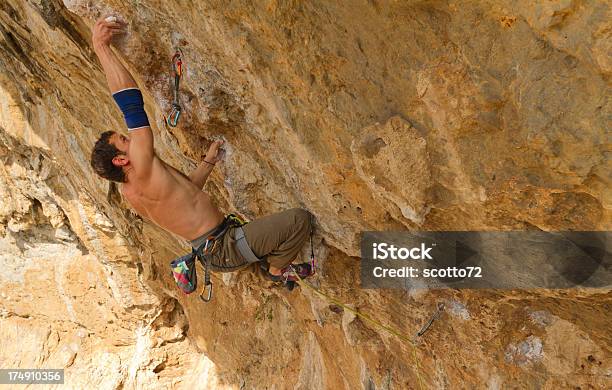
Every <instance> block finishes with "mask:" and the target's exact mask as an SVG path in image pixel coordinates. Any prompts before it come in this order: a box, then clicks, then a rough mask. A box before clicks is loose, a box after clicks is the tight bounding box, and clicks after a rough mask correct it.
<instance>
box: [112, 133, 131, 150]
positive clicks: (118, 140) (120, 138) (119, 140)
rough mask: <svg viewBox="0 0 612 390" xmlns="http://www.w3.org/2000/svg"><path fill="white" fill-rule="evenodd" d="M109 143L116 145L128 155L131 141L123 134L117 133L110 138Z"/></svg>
mask: <svg viewBox="0 0 612 390" xmlns="http://www.w3.org/2000/svg"><path fill="white" fill-rule="evenodd" d="M108 143H110V144H112V145H115V147H116V148H117V149H119V150H120V151H122V152H123V153H125V154H127V152H128V148H129V145H130V139H129V138H128V137H126V136H125V135H123V134H119V133H115V134H113V135H111V136H110V138H109V139H108Z"/></svg>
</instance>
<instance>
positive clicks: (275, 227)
mask: <svg viewBox="0 0 612 390" xmlns="http://www.w3.org/2000/svg"><path fill="white" fill-rule="evenodd" d="M124 32H125V24H123V23H122V22H120V21H116V18H106V19H104V18H102V19H100V20H98V21H97V22H96V24H95V26H94V28H93V47H94V50H95V52H96V54H97V56H98V58H99V59H100V63H101V64H102V68H103V69H104V73H105V74H106V80H107V82H108V86H109V89H110V91H111V93H112V95H113V98H114V99H115V101H116V103H117V105H118V106H119V108H120V109H121V110H122V112H123V114H124V117H125V120H126V123H127V126H128V133H129V137H127V136H125V135H123V134H120V133H117V132H114V131H106V132H104V133H102V135H101V136H100V139H98V141H97V142H96V144H95V146H94V149H93V151H92V156H91V166H92V168H93V169H94V171H95V172H96V173H97V174H98V175H99V176H101V177H103V178H105V179H108V180H111V181H115V182H119V183H122V185H121V193H122V194H123V196H124V198H125V199H126V200H127V201H128V203H129V204H130V205H131V206H132V207H133V208H134V210H136V212H137V213H138V214H140V215H141V216H142V217H145V218H147V219H148V220H150V221H152V222H154V223H155V224H157V225H159V226H160V227H161V228H163V229H165V230H167V231H169V232H172V233H175V234H177V235H179V236H181V237H182V238H184V239H186V240H188V241H190V243H191V245H192V246H193V247H194V248H197V247H199V246H201V245H202V244H203V243H204V242H205V241H206V239H207V237H210V236H211V235H215V232H219V231H220V226H222V225H223V224H224V223H225V222H226V221H227V218H226V217H225V216H224V215H223V213H222V212H221V211H220V210H219V209H218V208H217V206H216V205H215V204H213V202H212V200H211V198H210V196H209V195H208V194H207V193H205V192H203V191H202V188H203V186H204V183H205V182H206V179H207V178H208V176H209V175H210V173H211V171H212V170H213V168H214V166H215V164H216V163H217V162H218V161H219V159H220V153H219V148H220V146H221V145H222V143H223V142H222V141H215V142H213V143H212V145H211V146H210V148H209V149H208V152H207V153H206V156H205V157H204V159H203V161H202V162H201V163H200V164H199V165H198V167H197V168H196V169H195V170H194V171H193V172H192V173H191V174H189V175H188V176H186V175H184V174H183V173H181V172H179V171H178V170H176V169H175V168H173V167H171V166H170V165H168V164H166V163H165V162H164V161H162V160H161V159H160V158H159V157H158V156H157V155H156V154H155V152H154V149H153V132H152V131H151V128H150V127H149V122H148V118H147V115H146V113H145V111H144V103H143V99H142V94H141V93H140V90H139V89H138V85H137V84H136V82H135V81H134V79H133V78H132V76H131V74H130V73H129V72H128V71H127V69H126V68H125V67H124V66H123V64H122V63H121V61H120V60H119V58H118V57H117V56H116V54H115V52H114V51H113V50H112V49H111V41H112V40H113V38H114V37H115V36H117V35H120V34H123V33H124ZM238 229H241V230H242V231H241V232H240V233H237V232H238V230H237V229H236V228H230V229H228V230H227V231H226V232H225V234H223V236H222V237H219V240H220V245H216V246H215V248H218V249H217V250H216V252H215V253H214V254H213V255H214V256H215V259H216V261H217V263H218V264H220V265H221V266H220V267H217V269H216V270H220V271H233V270H235V269H238V268H240V267H242V266H244V265H247V264H248V263H250V262H253V261H258V260H260V259H265V260H266V261H267V262H268V264H269V268H268V272H269V274H268V276H269V277H270V279H272V280H277V281H281V280H295V279H294V276H293V273H292V272H291V270H290V268H289V264H291V262H292V261H293V260H294V259H295V258H296V257H297V255H298V254H299V252H300V250H301V247H302V245H303V243H304V242H305V241H306V239H307V238H308V236H309V233H310V213H308V212H307V211H305V210H302V209H291V210H287V211H284V212H281V213H277V214H273V215H270V216H267V217H264V218H261V219H258V220H256V221H253V222H250V223H248V224H246V225H244V226H242V227H239V228H238ZM241 239H245V240H246V243H247V246H246V249H245V246H244V245H238V244H237V243H238V241H239V240H241ZM249 252H250V253H249ZM252 255H254V256H255V257H253V256H252ZM293 268H294V269H297V270H298V273H299V274H300V276H302V277H306V276H308V275H310V272H311V270H310V267H309V266H308V264H306V263H304V264H298V265H297V266H296V265H294V266H293ZM213 269H215V268H214V267H213Z"/></svg>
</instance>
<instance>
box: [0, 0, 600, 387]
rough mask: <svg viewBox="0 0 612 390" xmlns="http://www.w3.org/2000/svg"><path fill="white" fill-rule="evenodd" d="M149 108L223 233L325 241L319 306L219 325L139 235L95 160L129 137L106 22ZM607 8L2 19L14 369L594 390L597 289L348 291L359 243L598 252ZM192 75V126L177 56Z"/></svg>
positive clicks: (234, 307) (520, 0) (174, 248)
mask: <svg viewBox="0 0 612 390" xmlns="http://www.w3.org/2000/svg"><path fill="white" fill-rule="evenodd" d="M110 12H112V13H114V14H116V15H117V16H119V17H121V18H123V19H124V20H126V21H127V22H128V23H129V26H130V27H129V32H128V34H127V36H126V37H124V39H122V40H120V41H118V42H116V47H117V50H118V52H119V53H121V56H122V58H123V59H124V60H125V61H126V64H127V66H128V67H129V69H130V70H131V71H132V72H133V73H134V75H135V76H136V78H137V79H138V81H139V83H140V85H141V86H142V90H143V93H144V95H145V101H146V105H147V107H146V108H147V111H148V113H149V116H150V119H151V121H152V122H153V129H154V133H155V137H156V140H155V147H156V150H157V153H158V155H159V156H160V157H162V158H163V159H164V160H165V161H167V162H168V163H170V164H171V165H173V166H175V167H177V168H178V169H181V170H183V171H184V172H188V171H189V170H191V169H193V168H194V167H195V166H196V164H197V162H198V161H199V160H200V159H201V158H202V156H203V154H204V152H205V151H206V147H207V146H208V143H209V142H210V140H212V139H214V138H216V137H222V138H224V139H225V140H226V148H227V155H226V157H225V161H224V163H223V164H221V166H220V167H219V169H218V170H216V171H215V173H214V174H213V176H212V178H211V179H210V180H209V182H208V183H207V186H206V190H207V191H209V192H210V194H211V195H212V196H213V198H214V199H215V202H216V203H217V204H218V205H219V206H220V207H221V208H222V209H223V210H224V211H227V212H231V211H234V212H239V213H241V214H242V215H244V216H246V217H247V218H256V217H258V216H262V215H265V214H268V213H271V212H275V211H279V210H283V209H286V208H289V207H294V206H301V207H305V208H307V209H308V210H310V211H311V212H312V213H313V214H314V215H315V216H316V218H317V235H316V237H315V238H316V239H315V243H316V247H317V257H318V258H319V259H320V262H319V265H320V272H319V274H318V276H317V277H316V280H315V284H316V285H317V286H318V287H320V288H321V289H322V290H324V291H326V292H328V293H329V294H331V295H333V296H334V297H336V298H338V299H339V300H341V301H343V302H345V303H347V304H349V305H350V306H351V307H354V308H357V309H358V310H360V311H363V312H366V313H369V314H370V315H371V316H373V317H375V318H377V319H378V320H380V321H381V322H382V323H384V324H386V325H389V326H392V327H394V328H396V329H398V330H400V331H401V332H403V333H405V334H408V335H413V334H414V333H415V332H416V331H417V330H418V329H419V328H420V326H421V325H422V324H423V323H424V322H425V321H426V320H427V319H428V318H429V316H430V314H431V313H432V311H433V309H434V307H435V305H436V303H437V302H445V303H446V307H447V310H446V311H445V312H444V313H443V314H442V316H441V317H440V318H439V319H438V320H437V321H436V322H435V324H434V325H433V326H432V328H431V329H430V330H429V331H428V333H427V334H426V336H425V337H424V338H423V339H422V340H421V341H420V344H419V345H418V346H417V348H416V350H415V351H413V349H412V347H411V346H410V345H408V344H406V343H403V342H402V341H401V340H400V339H398V338H397V337H395V336H393V335H391V334H389V333H387V332H385V331H384V330H382V329H380V328H378V327H376V326H373V325H371V324H369V323H367V322H364V321H362V320H361V319H359V318H356V317H355V316H354V315H353V314H351V313H350V312H349V311H346V310H343V309H342V308H341V307H339V306H337V305H333V304H330V303H329V302H327V301H326V300H324V299H322V298H320V297H318V296H317V295H316V294H313V293H312V292H311V291H309V290H299V289H298V290H295V291H293V292H288V291H285V290H282V289H279V288H277V287H272V286H270V285H269V284H268V283H267V282H265V281H263V280H261V279H260V278H259V277H258V276H257V275H256V274H254V273H252V272H250V271H243V272H240V273H237V274H232V275H229V274H228V275H224V276H223V277H221V276H219V275H218V276H216V277H215V281H214V282H215V285H216V296H215V298H214V303H211V304H202V303H201V302H200V301H198V299H197V297H196V296H184V295H182V294H180V293H179V292H178V290H177V289H176V288H175V287H174V286H173V281H172V278H171V276H170V275H169V272H168V261H169V260H170V259H172V258H173V257H176V256H177V255H180V254H182V253H183V252H184V251H185V250H186V248H187V246H186V244H185V243H184V242H182V241H181V240H180V239H178V238H176V237H173V236H172V235H170V234H168V233H166V232H164V231H162V230H160V229H158V228H156V227H155V226H152V225H150V224H148V223H144V222H143V221H142V219H141V218H139V217H138V216H136V215H135V214H133V213H132V212H131V211H130V210H129V209H128V208H126V206H125V204H124V203H123V202H122V201H121V198H120V196H119V195H118V193H117V192H116V190H113V188H110V187H109V185H108V183H107V182H104V181H103V180H101V179H99V178H97V177H96V176H94V174H93V172H92V171H91V169H90V167H89V162H88V157H89V153H90V151H91V147H92V145H93V142H94V141H95V139H97V137H98V135H99V134H100V133H101V132H102V131H104V130H108V129H115V130H121V129H123V128H124V124H123V122H122V118H121V116H120V113H119V111H118V109H117V108H116V107H115V106H114V103H113V101H112V99H111V97H110V95H109V93H108V90H107V87H106V83H105V80H104V75H103V73H102V71H101V68H100V65H99V63H98V62H97V59H96V58H95V55H94V54H93V52H92V49H91V34H90V28H91V26H92V24H93V22H94V20H95V19H96V18H97V17H99V16H101V15H103V14H107V13H110ZM610 16H611V15H610V6H609V4H608V3H607V2H604V1H595V0H551V1H541V2H533V1H527V0H508V1H498V0H480V1H452V0H451V1H446V2H444V1H426V0H424V1H402V2H392V1H389V2H386V1H376V0H374V1H351V2H318V1H315V2H289V1H275V0H269V1H261V2H247V1H239V2H226V1H217V0H212V1H206V2H204V1H196V2H174V1H160V0H129V1H118V0H93V1H92V0H88V1H85V0H64V1H63V2H61V1H59V0H2V1H1V2H0V47H1V51H0V69H1V73H0V158H1V160H2V164H0V194H1V196H2V202H1V203H0V249H1V252H0V267H1V268H2V272H0V297H1V300H0V302H1V304H0V340H1V344H2V348H1V349H0V361H1V362H2V363H1V364H0V365H1V366H2V367H24V368H25V367H55V368H61V367H65V368H66V385H65V386H64V387H62V388H74V389H82V388H96V387H97V388H101V389H135V388H177V389H182V388H185V389H187V388H189V389H191V388H235V389H251V388H252V389H264V388H270V389H272V388H276V389H285V388H291V389H336V388H346V389H354V388H365V389H391V388H393V389H409V388H419V377H420V378H421V380H422V382H423V387H424V388H464V387H465V388H491V389H498V388H546V389H558V388H570V387H571V388H582V389H585V388H605V387H609V386H610V383H611V382H610V381H611V380H612V378H611V376H612V365H611V362H610V359H609V358H610V353H611V348H612V347H611V345H612V341H611V337H612V335H611V334H610V329H612V324H611V321H610V317H609V313H610V304H611V300H610V298H611V294H610V291H608V290H596V291H595V290H555V291H548V290H537V291H488V290H487V291H468V290H465V291H455V290H442V291H420V292H411V293H407V292H403V291H375V290H362V289H360V288H359V268H358V267H359V261H358V257H357V256H359V251H358V249H359V248H358V243H359V233H360V232H361V231H364V230H401V229H415V230H529V229H542V230H567V229H569V230H574V229H576V230H577V229H583V230H609V229H610V226H611V218H610V210H611V208H612V197H611V192H610V180H611V179H610V158H609V156H610V144H609V133H610V125H609V122H610V116H611V113H612V112H611V108H612V107H611V103H610V93H609V91H610V75H611V72H612V64H611V60H610V59H611V58H612V56H611V54H612V53H611V52H612V43H611V42H612V39H611V35H612V33H611V31H612V30H611V23H610V20H612V18H611V17H610ZM176 47H180V48H181V49H182V51H183V53H184V59H185V63H186V73H185V77H184V79H183V80H182V84H181V99H182V103H183V105H184V110H185V111H184V114H183V116H182V117H181V122H180V125H179V126H178V127H177V128H167V127H166V126H164V125H163V119H162V117H163V114H164V113H165V112H167V110H168V109H169V108H170V101H171V90H170V86H169V79H170V77H169V66H170V57H171V56H172V53H173V52H174V49H175V48H176Z"/></svg>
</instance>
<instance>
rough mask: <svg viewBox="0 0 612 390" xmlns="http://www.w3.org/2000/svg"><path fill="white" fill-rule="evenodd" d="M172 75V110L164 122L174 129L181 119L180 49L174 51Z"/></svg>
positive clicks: (181, 74) (181, 75) (181, 64)
mask: <svg viewBox="0 0 612 390" xmlns="http://www.w3.org/2000/svg"><path fill="white" fill-rule="evenodd" d="M172 74H173V76H174V88H173V91H172V93H173V100H172V108H171V109H170V112H169V113H168V115H167V116H166V115H165V116H164V121H165V122H166V123H167V124H168V126H170V127H176V126H177V125H178V122H179V118H180V117H181V105H180V103H179V83H180V81H181V78H182V77H183V53H182V52H181V50H180V49H176V52H175V53H174V56H172Z"/></svg>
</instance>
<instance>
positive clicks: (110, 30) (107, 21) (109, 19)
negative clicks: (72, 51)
mask: <svg viewBox="0 0 612 390" xmlns="http://www.w3.org/2000/svg"><path fill="white" fill-rule="evenodd" d="M125 27H126V25H125V23H124V22H122V21H120V20H118V19H117V18H116V17H115V16H109V15H107V16H103V17H101V18H100V19H98V21H97V22H96V24H94V26H93V30H92V31H93V35H92V41H93V45H94V48H98V47H105V46H110V44H111V41H112V40H113V38H114V37H115V36H117V35H121V34H124V33H125Z"/></svg>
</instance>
